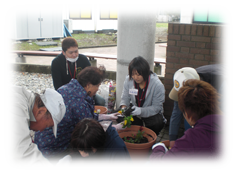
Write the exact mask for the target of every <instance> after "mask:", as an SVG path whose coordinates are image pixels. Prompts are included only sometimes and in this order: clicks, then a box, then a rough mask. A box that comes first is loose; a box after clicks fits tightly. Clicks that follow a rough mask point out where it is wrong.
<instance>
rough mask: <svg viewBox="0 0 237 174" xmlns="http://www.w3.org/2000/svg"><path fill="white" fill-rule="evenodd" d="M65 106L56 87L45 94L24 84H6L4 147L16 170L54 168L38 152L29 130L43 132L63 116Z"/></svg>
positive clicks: (47, 90)
mask: <svg viewBox="0 0 237 174" xmlns="http://www.w3.org/2000/svg"><path fill="white" fill-rule="evenodd" d="M65 111H66V108H65V104H64V100H63V98H62V96H61V95H60V94H59V93H58V92H57V91H55V90H54V89H50V88H48V89H46V90H45V91H44V92H43V94H37V93H35V94H34V93H33V92H30V91H28V90H27V89H26V88H24V87H20V86H14V85H9V84H6V85H4V148H5V157H6V161H7V163H8V164H9V165H10V166H11V167H13V168H16V169H22V170H27V169H34V170H39V169H47V170H50V169H52V170H53V169H55V167H54V166H53V165H52V164H51V163H50V162H48V160H47V159H46V158H44V156H43V155H42V153H41V152H40V151H39V149H38V147H37V145H36V144H34V142H33V139H32V137H31V134H30V130H33V131H43V130H44V129H45V128H46V127H53V132H54V135H55V137H56V135H57V124H58V123H59V122H60V121H61V120H62V119H63V117H64V114H65Z"/></svg>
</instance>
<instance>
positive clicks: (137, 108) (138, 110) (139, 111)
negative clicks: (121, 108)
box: [131, 106, 142, 115]
mask: <svg viewBox="0 0 237 174" xmlns="http://www.w3.org/2000/svg"><path fill="white" fill-rule="evenodd" d="M132 109H134V111H132V112H131V114H132V115H140V114H141V112H142V111H141V108H140V107H137V106H133V107H132Z"/></svg>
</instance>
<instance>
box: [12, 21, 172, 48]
mask: <svg viewBox="0 0 237 174" xmlns="http://www.w3.org/2000/svg"><path fill="white" fill-rule="evenodd" d="M156 28H157V29H159V28H167V29H168V23H156ZM72 37H73V38H75V39H76V40H77V42H78V47H79V48H80V47H91V46H106V45H117V39H115V38H116V35H115V34H112V35H108V34H97V33H91V34H86V33H80V34H72ZM54 42H58V46H39V45H37V44H36V43H35V42H32V43H28V42H27V41H22V42H21V43H15V44H14V45H13V49H14V50H35V51H36V50H40V49H42V48H52V47H61V44H60V42H61V41H60V39H58V40H54Z"/></svg>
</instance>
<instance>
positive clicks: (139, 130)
mask: <svg viewBox="0 0 237 174" xmlns="http://www.w3.org/2000/svg"><path fill="white" fill-rule="evenodd" d="M128 109H130V112H131V111H132V110H131V107H129V108H128ZM130 112H126V110H125V111H121V113H122V114H124V115H125V116H124V123H123V128H125V129H123V130H119V131H118V133H119V136H120V138H122V139H123V140H124V143H125V145H126V147H127V149H128V151H129V154H130V156H131V158H138V157H148V154H149V152H150V150H151V147H152V145H153V144H154V143H155V141H156V138H157V135H156V133H155V132H154V131H152V130H151V129H149V128H146V127H143V126H137V125H131V122H132V121H131V120H133V118H132V115H130Z"/></svg>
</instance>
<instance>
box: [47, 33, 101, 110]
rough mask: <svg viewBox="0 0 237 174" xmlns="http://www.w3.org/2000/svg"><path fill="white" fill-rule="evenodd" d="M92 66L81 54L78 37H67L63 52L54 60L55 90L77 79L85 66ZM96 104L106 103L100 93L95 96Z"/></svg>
mask: <svg viewBox="0 0 237 174" xmlns="http://www.w3.org/2000/svg"><path fill="white" fill-rule="evenodd" d="M88 66H91V64H90V62H89V60H88V58H87V57H86V56H85V55H83V54H79V52H78V43H77V41H76V39H74V38H72V37H67V38H65V39H64V40H63V41H62V53H61V54H59V55H58V56H57V57H56V58H54V59H53V60H52V63H51V74H52V78H53V85H54V88H55V90H57V89H58V88H59V87H61V86H63V85H65V84H67V83H69V82H70V80H71V79H76V78H77V74H78V73H79V72H80V71H81V70H82V69H84V68H85V67H88ZM94 100H95V104H96V105H101V106H104V105H105V100H104V99H103V98H102V97H101V96H100V95H98V94H96V95H95V97H94Z"/></svg>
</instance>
